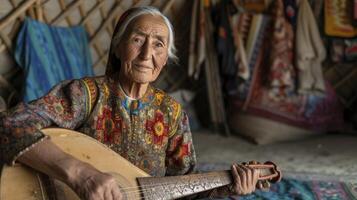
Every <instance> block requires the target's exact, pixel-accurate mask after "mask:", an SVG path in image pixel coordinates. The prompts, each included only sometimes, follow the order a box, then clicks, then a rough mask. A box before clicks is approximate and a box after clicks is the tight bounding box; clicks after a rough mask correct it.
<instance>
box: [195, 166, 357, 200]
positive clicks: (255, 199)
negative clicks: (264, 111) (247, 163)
mask: <svg viewBox="0 0 357 200" xmlns="http://www.w3.org/2000/svg"><path fill="white" fill-rule="evenodd" d="M224 169H229V165H228V164H222V163H220V164H210V163H201V164H200V165H199V166H198V170H199V171H202V172H204V171H215V170H224ZM283 176H284V171H283ZM221 199H222V198H221ZM223 199H224V200H236V199H240V200H295V199H297V200H300V199H301V200H357V179H355V182H352V181H350V180H349V181H343V180H341V177H333V176H332V175H329V176H326V175H318V174H314V175H311V174H305V175H304V174H303V173H293V172H288V173H287V174H286V176H284V178H283V179H282V180H281V182H279V183H276V184H272V186H271V188H270V190H269V191H261V190H257V191H256V192H254V193H252V194H250V195H245V196H239V197H238V196H231V197H226V198H223ZM223 199H222V200H223Z"/></svg>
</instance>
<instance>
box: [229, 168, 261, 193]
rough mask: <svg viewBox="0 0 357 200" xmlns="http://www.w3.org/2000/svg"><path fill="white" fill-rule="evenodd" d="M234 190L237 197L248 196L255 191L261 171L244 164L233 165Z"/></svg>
mask: <svg viewBox="0 0 357 200" xmlns="http://www.w3.org/2000/svg"><path fill="white" fill-rule="evenodd" d="M231 169H232V176H233V184H232V190H233V193H234V194H235V195H246V194H250V193H252V192H254V191H255V189H256V185H257V182H258V178H259V175H260V171H259V170H258V169H253V168H251V167H249V166H246V165H244V164H233V165H232V167H231Z"/></svg>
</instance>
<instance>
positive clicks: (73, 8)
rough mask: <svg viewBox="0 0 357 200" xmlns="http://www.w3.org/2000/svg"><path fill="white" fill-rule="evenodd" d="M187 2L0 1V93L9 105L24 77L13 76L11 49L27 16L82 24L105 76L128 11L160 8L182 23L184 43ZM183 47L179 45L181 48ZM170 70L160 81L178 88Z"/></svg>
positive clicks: (98, 71) (60, 23)
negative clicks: (115, 32)
mask: <svg viewBox="0 0 357 200" xmlns="http://www.w3.org/2000/svg"><path fill="white" fill-rule="evenodd" d="M187 3H189V1H185V0H0V61H1V62H0V96H2V97H5V101H6V103H7V104H8V105H9V104H11V103H12V102H11V101H14V99H13V98H11V97H14V96H16V95H18V92H17V91H16V89H17V88H18V87H16V83H15V82H16V81H17V82H20V83H21V78H20V79H19V78H17V80H14V78H13V77H15V76H16V74H17V73H19V68H18V67H16V64H15V62H14V59H13V58H12V52H13V50H14V45H13V43H14V41H15V39H16V34H17V32H18V30H19V28H20V26H21V24H22V21H23V20H24V18H25V16H28V17H31V18H34V19H37V20H39V21H42V22H45V23H48V24H51V25H56V26H74V25H83V26H84V27H85V28H86V30H87V32H88V34H89V37H90V39H89V40H90V47H91V54H92V59H93V63H94V66H93V67H94V71H95V74H96V75H102V74H104V72H105V66H106V63H107V54H108V50H109V45H110V39H111V35H112V32H113V29H114V27H115V24H116V21H117V20H118V18H119V17H120V15H121V14H122V13H123V12H124V11H125V10H127V9H128V8H130V7H133V6H140V5H151V6H154V7H157V8H159V9H160V10H161V11H162V12H163V13H164V14H165V15H167V16H168V17H169V18H170V19H171V20H172V21H173V24H174V26H181V27H175V29H176V30H179V31H181V32H183V34H182V33H181V34H176V36H177V35H180V37H182V39H180V38H177V40H178V41H179V42H180V41H181V42H183V41H184V39H183V37H185V36H184V33H185V32H186V33H188V31H189V30H188V27H189V26H188V25H185V24H184V23H182V19H184V18H185V16H184V15H186V14H189V13H190V9H187V8H186V7H187ZM187 21H189V20H187ZM183 46H184V45H180V44H179V45H178V47H179V48H180V47H181V48H183ZM177 69H181V68H177ZM167 71H168V70H166V71H164V72H163V74H162V75H161V76H160V78H159V82H162V83H164V82H165V83H164V84H163V85H164V86H165V87H171V88H169V90H170V89H173V88H177V84H173V83H177V82H180V80H179V81H177V80H173V78H172V77H173V76H168V75H167V74H168V73H167ZM181 71H183V70H181ZM176 74H177V73H176ZM177 77H182V76H177ZM181 82H182V78H181ZM20 83H19V84H20ZM14 85H15V86H14ZM166 89H167V88H166Z"/></svg>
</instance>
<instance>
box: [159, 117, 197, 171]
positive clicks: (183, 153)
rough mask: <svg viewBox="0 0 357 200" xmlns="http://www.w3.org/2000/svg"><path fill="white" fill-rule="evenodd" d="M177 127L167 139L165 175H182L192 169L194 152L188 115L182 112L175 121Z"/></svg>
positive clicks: (194, 159)
mask: <svg viewBox="0 0 357 200" xmlns="http://www.w3.org/2000/svg"><path fill="white" fill-rule="evenodd" d="M177 123H178V125H177V129H176V131H175V133H174V134H172V136H171V137H170V139H169V144H168V148H167V152H166V175H167V176H169V175H170V176H171V175H182V174H187V173H190V172H192V171H193V169H194V167H195V165H196V154H195V150H194V147H193V143H192V134H191V130H190V126H189V123H188V117H187V114H186V113H185V112H182V113H181V114H180V116H179V118H178V121H177Z"/></svg>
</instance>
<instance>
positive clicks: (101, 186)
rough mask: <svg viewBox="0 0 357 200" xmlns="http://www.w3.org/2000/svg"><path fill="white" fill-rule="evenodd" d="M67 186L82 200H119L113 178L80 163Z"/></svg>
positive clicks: (120, 196)
mask: <svg viewBox="0 0 357 200" xmlns="http://www.w3.org/2000/svg"><path fill="white" fill-rule="evenodd" d="M69 185H70V186H71V187H72V189H73V190H74V191H75V192H76V193H77V194H78V195H79V197H80V198H81V199H84V200H121V199H122V193H121V192H120V188H119V186H118V185H117V182H116V180H115V178H114V177H113V176H111V175H110V174H108V173H103V172H101V171H99V170H97V169H96V168H94V167H93V166H92V165H90V164H87V163H81V164H80V165H79V166H78V169H76V170H75V174H74V175H73V176H72V178H71V179H70V180H69Z"/></svg>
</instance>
